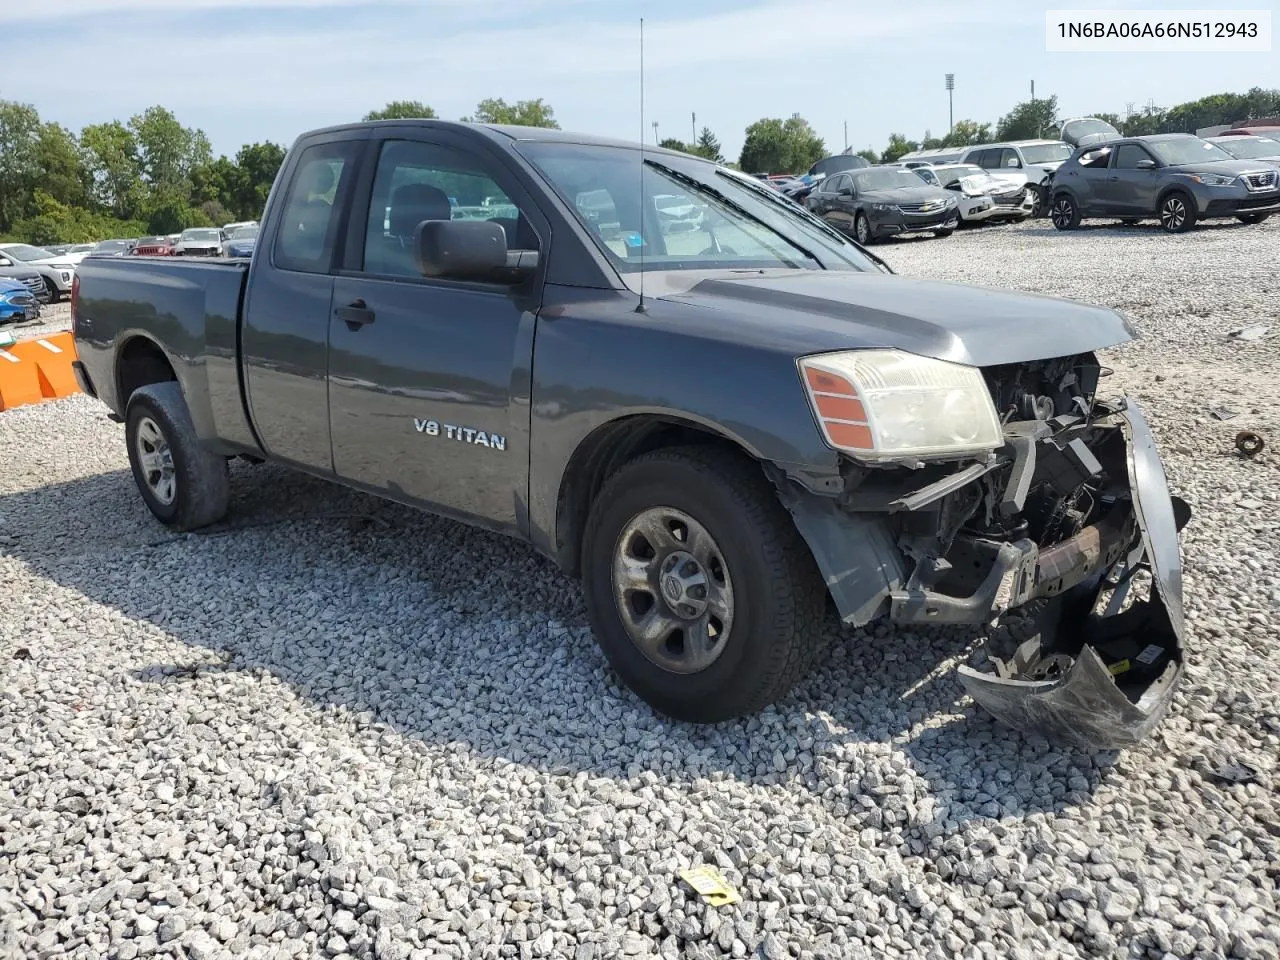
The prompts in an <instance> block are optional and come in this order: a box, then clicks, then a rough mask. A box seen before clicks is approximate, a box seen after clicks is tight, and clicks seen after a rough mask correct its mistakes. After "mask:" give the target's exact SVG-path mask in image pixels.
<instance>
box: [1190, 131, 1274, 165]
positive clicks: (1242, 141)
mask: <svg viewBox="0 0 1280 960" xmlns="http://www.w3.org/2000/svg"><path fill="white" fill-rule="evenodd" d="M1206 139H1207V140H1208V142H1209V143H1213V144H1217V145H1218V146H1219V147H1221V148H1222V149H1223V150H1225V151H1226V152H1227V153H1229V154H1231V156H1233V157H1235V158H1236V159H1237V160H1258V161H1261V162H1262V163H1270V164H1273V165H1275V166H1280V140H1272V139H1271V138H1270V137H1226V136H1218V137H1207V138H1206Z"/></svg>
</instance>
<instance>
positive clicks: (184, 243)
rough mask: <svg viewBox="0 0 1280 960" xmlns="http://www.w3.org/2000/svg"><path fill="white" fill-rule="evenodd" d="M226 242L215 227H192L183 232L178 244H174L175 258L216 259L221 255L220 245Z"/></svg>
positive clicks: (225, 238) (223, 235)
mask: <svg viewBox="0 0 1280 960" xmlns="http://www.w3.org/2000/svg"><path fill="white" fill-rule="evenodd" d="M226 242H227V235H226V234H225V233H223V232H222V231H221V230H219V229H218V228H217V227H192V228H191V229H189V230H183V231H182V234H181V236H179V237H178V242H177V243H176V244H174V247H173V255H174V256H175V257H217V256H221V254H222V245H223V244H224V243H226Z"/></svg>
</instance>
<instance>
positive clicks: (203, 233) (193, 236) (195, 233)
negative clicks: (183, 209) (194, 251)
mask: <svg viewBox="0 0 1280 960" xmlns="http://www.w3.org/2000/svg"><path fill="white" fill-rule="evenodd" d="M182 239H183V240H217V239H218V231H217V230H183V231H182Z"/></svg>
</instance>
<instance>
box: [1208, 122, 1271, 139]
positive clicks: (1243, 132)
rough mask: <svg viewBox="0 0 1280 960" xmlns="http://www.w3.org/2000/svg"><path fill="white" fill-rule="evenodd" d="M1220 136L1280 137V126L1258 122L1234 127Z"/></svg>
mask: <svg viewBox="0 0 1280 960" xmlns="http://www.w3.org/2000/svg"><path fill="white" fill-rule="evenodd" d="M1218 136H1220V137H1271V138H1272V139H1280V126H1275V125H1274V124H1258V125H1256V126H1255V125H1249V126H1243V127H1232V128H1231V129H1230V130H1223V131H1222V133H1220V134H1218Z"/></svg>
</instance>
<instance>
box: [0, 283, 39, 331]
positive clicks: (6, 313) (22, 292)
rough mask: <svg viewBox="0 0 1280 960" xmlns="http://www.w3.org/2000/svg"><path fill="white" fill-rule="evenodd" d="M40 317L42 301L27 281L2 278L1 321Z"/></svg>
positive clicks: (19, 320)
mask: <svg viewBox="0 0 1280 960" xmlns="http://www.w3.org/2000/svg"><path fill="white" fill-rule="evenodd" d="M39 319H40V301H39V300H37V299H36V295H35V293H33V292H32V290H31V288H30V287H28V286H27V285H26V284H25V283H20V282H19V281H17V280H0V323H21V322H22V321H24V320H39Z"/></svg>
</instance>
